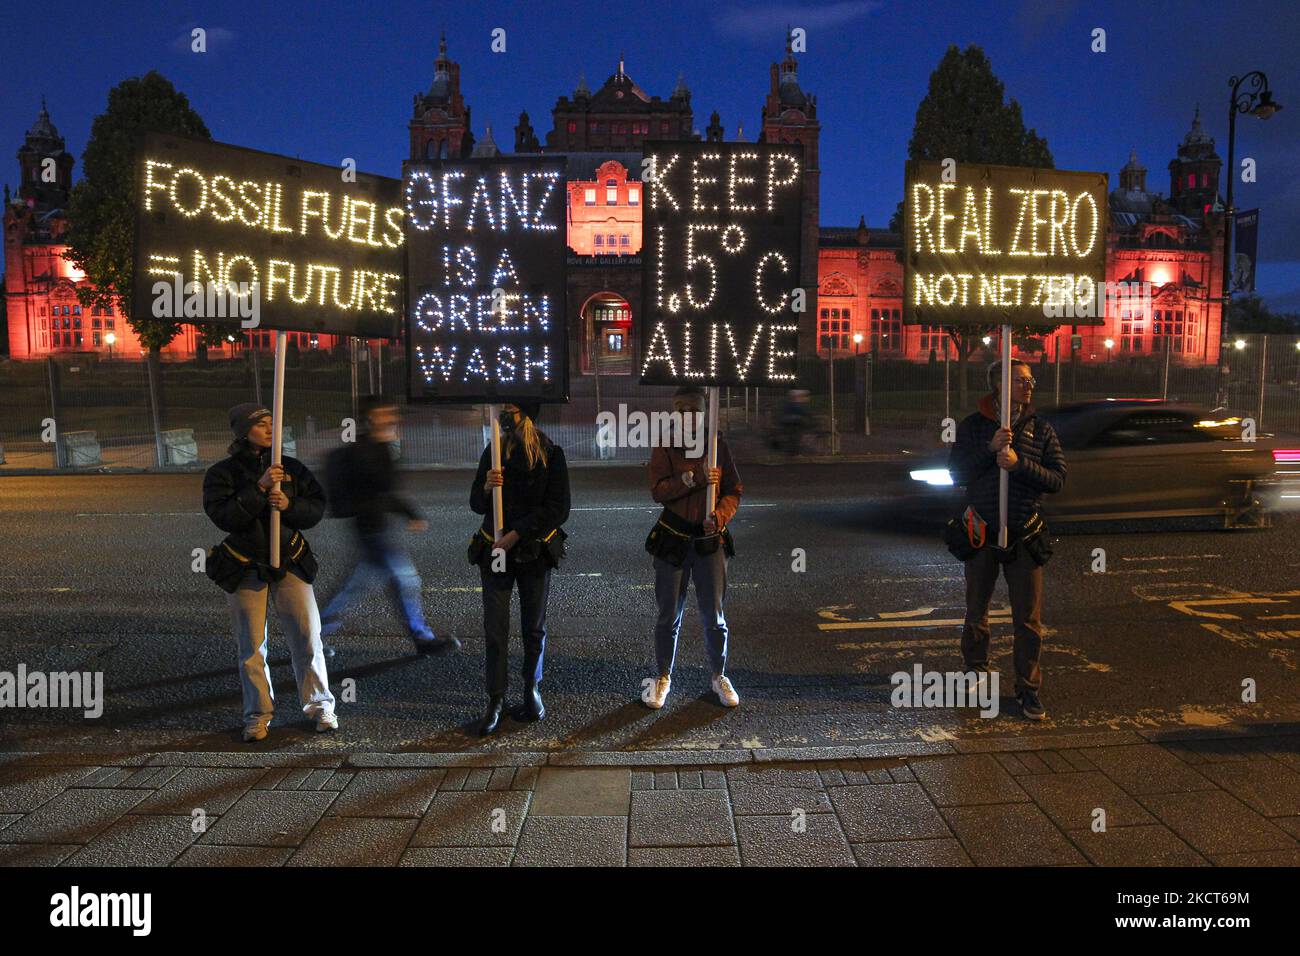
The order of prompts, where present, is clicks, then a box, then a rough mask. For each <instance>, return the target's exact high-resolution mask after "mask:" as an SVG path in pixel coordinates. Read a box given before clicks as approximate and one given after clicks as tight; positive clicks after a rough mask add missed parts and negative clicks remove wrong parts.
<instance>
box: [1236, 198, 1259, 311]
mask: <svg viewBox="0 0 1300 956" xmlns="http://www.w3.org/2000/svg"><path fill="white" fill-rule="evenodd" d="M1233 236H1234V238H1233V241H1232V285H1231V289H1232V291H1233V292H1254V291H1255V263H1256V262H1258V261H1259V260H1258V259H1256V258H1255V253H1256V251H1257V250H1258V248H1259V210H1258V209H1243V210H1242V211H1241V212H1239V213H1237V214H1236V221H1235V228H1234V232H1233Z"/></svg>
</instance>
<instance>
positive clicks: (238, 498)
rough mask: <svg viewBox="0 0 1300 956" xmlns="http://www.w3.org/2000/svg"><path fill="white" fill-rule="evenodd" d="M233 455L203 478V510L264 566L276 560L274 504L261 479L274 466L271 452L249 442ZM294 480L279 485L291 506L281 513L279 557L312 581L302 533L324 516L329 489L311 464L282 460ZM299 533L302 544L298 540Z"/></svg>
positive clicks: (234, 447)
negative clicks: (322, 484)
mask: <svg viewBox="0 0 1300 956" xmlns="http://www.w3.org/2000/svg"><path fill="white" fill-rule="evenodd" d="M231 450H232V452H233V454H232V455H231V456H230V457H229V458H225V459H223V460H221V461H219V462H217V463H216V464H215V465H213V466H212V467H211V468H209V469H208V471H207V474H205V475H204V476H203V510H204V511H205V512H206V513H207V516H208V517H209V518H211V519H212V523H213V524H215V525H216V526H217V527H218V528H220V529H221V530H222V531H225V532H226V539H225V543H226V544H228V545H229V546H230V547H231V548H233V549H234V550H236V551H238V552H239V553H240V554H242V555H244V556H246V557H248V558H250V559H252V560H253V561H255V562H256V563H257V564H259V565H266V564H268V563H269V561H270V559H271V548H270V542H271V505H270V502H269V500H268V498H267V494H266V492H264V491H263V490H262V489H261V488H259V487H258V484H257V481H258V479H259V478H261V477H262V475H263V474H265V472H266V469H267V468H269V467H270V464H271V450H270V449H269V448H267V449H262V450H261V451H259V450H258V449H256V448H254V447H252V446H251V445H249V444H248V443H247V442H246V441H241V442H236V443H235V444H234V445H232V446H231ZM282 465H283V467H284V471H285V474H286V475H288V477H289V479H290V480H289V481H285V482H282V483H281V485H280V489H281V490H282V491H283V492H284V493H285V494H286V495H287V496H288V498H289V507H288V508H286V509H285V510H284V511H282V512H280V557H281V563H282V564H283V565H285V566H292V567H295V568H296V570H297V571H298V573H299V575H300V576H301V577H302V579H303V580H304V581H306V582H307V583H308V584H310V583H311V581H312V580H313V579H314V578H315V576H316V561H315V559H314V558H313V557H312V554H311V548H310V547H308V546H307V545H306V538H304V537H303V536H302V535H300V534H298V532H301V531H305V530H306V529H308V528H312V527H315V526H316V524H318V523H319V522H320V520H321V518H322V517H323V516H324V514H325V490H324V489H323V488H321V486H320V483H319V482H318V481H317V480H316V477H315V476H314V475H313V474H312V473H311V470H310V469H308V467H307V466H306V465H304V464H303V463H302V462H300V461H299V460H298V459H296V458H289V457H288V456H284V457H283V459H282ZM295 535H297V537H298V538H299V541H300V544H301V547H300V546H299V545H298V544H294V545H293V547H290V545H291V543H292V542H293V541H294V537H295Z"/></svg>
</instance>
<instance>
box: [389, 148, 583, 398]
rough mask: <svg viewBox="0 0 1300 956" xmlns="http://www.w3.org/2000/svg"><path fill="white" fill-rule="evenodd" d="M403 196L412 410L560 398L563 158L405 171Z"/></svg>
mask: <svg viewBox="0 0 1300 956" xmlns="http://www.w3.org/2000/svg"><path fill="white" fill-rule="evenodd" d="M404 190H405V193H404V202H405V208H406V226H407V273H406V279H407V322H406V342H407V368H408V369H409V372H408V376H407V388H408V395H409V397H410V399H411V401H461V402H502V401H508V400H510V399H532V400H538V401H543V402H564V401H567V400H568V394H569V363H568V358H569V351H568V335H567V331H566V329H567V325H566V323H565V315H564V309H565V271H564V267H565V258H566V253H565V233H564V225H565V188H564V164H563V160H562V159H559V158H557V157H543V156H530V157H491V158H487V157H484V158H479V159H464V160H455V161H449V162H444V163H436V164H431V165H426V164H417V163H408V164H407V165H406V167H405V175H404Z"/></svg>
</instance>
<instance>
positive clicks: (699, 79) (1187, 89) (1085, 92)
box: [0, 0, 1300, 309]
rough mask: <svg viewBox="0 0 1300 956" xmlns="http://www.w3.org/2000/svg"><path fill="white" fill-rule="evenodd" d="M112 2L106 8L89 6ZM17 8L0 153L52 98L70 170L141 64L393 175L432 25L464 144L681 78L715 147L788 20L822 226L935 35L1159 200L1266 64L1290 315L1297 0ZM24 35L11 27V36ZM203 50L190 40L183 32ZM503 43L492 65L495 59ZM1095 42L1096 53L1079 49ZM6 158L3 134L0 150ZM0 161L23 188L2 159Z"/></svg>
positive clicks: (1055, 149)
mask: <svg viewBox="0 0 1300 956" xmlns="http://www.w3.org/2000/svg"><path fill="white" fill-rule="evenodd" d="M113 8H116V9H117V10H118V12H117V13H116V15H113V16H110V15H109V14H108V13H106V12H105V10H106V9H110V10H111V9H113ZM38 9H39V7H37V8H29V9H28V12H27V13H26V14H24V15H23V16H22V17H21V18H19V17H18V16H17V15H16V13H15V12H14V11H13V10H12V9H11V10H10V11H9V15H7V16H6V17H5V18H4V20H5V23H6V31H5V38H4V40H3V41H0V43H2V44H3V46H2V47H0V89H3V90H4V96H3V98H2V99H0V146H3V149H4V150H5V152H6V155H8V156H10V157H12V156H13V155H14V151H16V150H17V148H18V146H19V145H20V143H21V142H22V136H23V133H24V132H25V131H26V129H27V128H28V127H29V126H30V125H31V124H32V122H33V120H34V119H35V117H36V114H37V111H38V110H39V107H40V97H41V95H42V93H43V94H45V95H46V97H47V99H48V102H49V109H50V114H51V117H52V119H53V120H54V123H55V125H56V126H58V128H59V131H60V132H61V133H62V134H63V135H64V137H65V138H66V139H67V145H68V148H69V149H70V150H71V151H72V152H73V153H74V154H75V155H76V156H77V157H78V165H77V173H78V174H79V173H80V170H81V166H80V154H81V151H82V149H83V148H84V147H85V143H86V137H87V135H88V132H89V129H90V123H91V120H92V119H93V117H94V115H95V114H96V113H98V112H100V111H101V110H102V109H103V108H104V105H105V101H106V95H107V92H108V90H109V88H110V87H111V86H113V85H114V84H115V83H117V82H118V81H120V80H121V79H123V78H124V77H127V76H132V75H138V74H140V73H143V72H145V71H147V70H149V69H151V68H156V69H158V70H160V71H161V72H162V73H163V74H164V75H166V76H167V77H168V78H170V79H171V80H172V82H174V83H175V84H176V86H177V87H178V88H179V89H181V90H182V91H184V92H185V93H186V94H187V95H188V96H189V97H190V101H191V103H192V104H193V106H194V108H195V109H196V110H198V112H199V113H200V114H201V115H202V116H203V118H204V120H205V121H206V122H207V124H208V126H209V128H210V129H211V131H212V134H213V136H214V138H216V139H218V140H221V141H224V142H229V143H235V144H239V145H243V146H250V147H254V148H258V149H264V150H268V151H272V152H280V153H289V154H296V155H300V156H301V157H302V158H304V159H310V160H316V161H320V162H327V163H338V162H339V161H340V160H341V159H342V158H343V157H345V156H351V157H354V158H356V160H357V162H358V165H359V167H360V168H361V169H362V170H365V171H369V172H378V173H386V174H389V175H397V174H398V173H399V170H400V165H401V160H402V158H403V157H404V156H405V155H406V152H407V150H408V139H407V131H406V124H407V122H408V120H409V119H410V115H411V97H412V94H413V93H414V92H416V91H417V90H423V89H427V88H428V86H429V83H430V81H431V80H432V76H433V59H434V56H435V55H436V51H437V38H438V33H439V31H440V30H446V32H447V36H448V44H449V48H450V55H451V56H452V58H453V59H455V60H458V61H459V62H460V64H461V78H462V89H463V91H464V93H465V97H466V101H467V102H468V103H469V104H470V106H471V107H472V110H473V114H472V118H473V124H474V132H475V134H476V135H478V136H481V135H482V132H483V127H484V125H486V124H491V125H492V127H493V130H494V134H495V136H496V138H497V141H498V143H499V144H501V145H502V146H503V147H505V148H506V149H509V148H511V147H512V146H513V127H514V124H515V121H516V118H517V117H518V114H519V111H520V110H521V109H526V110H527V111H528V113H529V114H530V116H531V117H532V121H533V125H534V127H535V128H536V129H537V131H538V134H539V136H544V135H545V133H546V131H547V130H549V129H550V110H551V107H552V106H554V104H555V99H556V97H558V96H559V95H560V94H562V93H563V94H570V93H571V92H572V90H573V87H574V86H575V84H576V82H577V79H578V75H579V73H585V74H586V78H587V83H588V85H589V86H591V88H592V89H593V90H594V89H595V88H597V87H598V86H599V85H600V84H601V83H603V82H604V80H605V79H606V78H607V77H608V76H609V74H610V73H612V72H613V71H614V68H615V66H616V64H617V60H618V56H619V53H620V52H623V53H624V54H625V55H626V60H627V72H628V73H629V74H630V75H631V76H632V77H633V78H634V79H635V80H636V81H637V82H638V83H639V84H640V85H641V87H642V88H643V89H645V90H646V91H647V92H648V93H650V94H652V95H654V94H657V95H660V96H662V97H665V98H666V97H667V96H668V94H669V93H670V92H671V90H672V88H673V85H674V83H675V82H676V79H677V74H678V72H681V73H683V74H684V75H685V79H686V83H687V85H688V86H689V87H690V89H691V93H692V101H691V102H692V106H693V108H694V111H695V117H696V123H697V126H698V127H699V128H701V129H702V128H703V127H704V126H705V125H706V124H707V123H708V115H709V113H710V111H712V110H714V109H717V110H718V111H719V112H720V113H721V116H722V121H723V123H724V125H725V127H726V129H727V134H728V138H733V137H734V136H735V134H736V130H737V126H738V125H740V124H743V125H744V128H745V135H746V137H747V138H752V137H753V135H754V133H755V132H756V130H757V127H758V120H759V116H760V108H761V106H762V100H763V96H764V95H765V93H766V91H767V85H768V66H769V64H770V63H771V62H773V61H774V60H779V59H780V57H781V55H782V48H783V42H784V30H785V27H786V25H787V24H790V25H792V26H801V27H803V28H804V29H805V30H806V31H807V37H808V50H807V53H806V54H804V55H802V56H801V57H800V67H799V77H800V80H801V83H802V85H803V87H804V89H805V91H808V92H812V93H815V94H816V95H817V98H818V115H819V119H820V120H821V123H822V127H823V133H822V148H821V166H822V222H823V223H824V224H827V225H851V224H855V223H856V222H857V220H858V216H859V215H865V216H866V218H867V222H868V223H869V224H870V225H873V226H883V225H885V224H886V223H887V221H888V218H889V215H890V214H891V212H892V211H893V209H894V206H895V203H896V202H897V201H898V199H899V197H900V194H901V191H902V177H903V161H904V159H905V156H906V149H907V141H908V138H909V136H910V135H911V128H912V122H913V119H914V117H915V111H916V106H917V103H918V102H919V101H920V99H921V98H922V97H923V96H924V95H925V91H926V86H927V82H928V78H929V74H930V72H931V71H932V70H933V69H934V67H935V65H936V64H937V63H938V61H939V59H940V57H941V56H942V55H943V52H944V49H945V48H946V47H947V46H948V44H953V43H955V44H957V45H959V46H965V45H967V44H969V43H976V44H979V45H980V46H982V47H984V49H985V50H986V52H987V53H988V55H989V58H990V60H991V61H992V63H993V68H994V70H995V72H996V73H997V74H998V76H999V77H1000V78H1001V79H1002V80H1003V82H1004V83H1005V84H1006V87H1007V93H1008V95H1009V96H1012V97H1015V98H1016V99H1018V100H1019V101H1020V103H1021V105H1022V107H1023V110H1024V116H1025V120H1026V122H1027V123H1028V124H1029V125H1030V126H1033V127H1035V128H1036V129H1037V130H1038V132H1039V133H1040V134H1041V135H1044V136H1045V137H1046V138H1047V141H1048V144H1049V146H1050V147H1051V150H1052V153H1053V155H1054V157H1055V160H1056V165H1057V166H1058V167H1062V168H1070V169H1099V170H1105V171H1107V172H1109V173H1110V174H1111V177H1112V184H1114V181H1115V177H1116V174H1117V172H1118V170H1119V167H1120V166H1121V165H1123V163H1124V161H1125V160H1126V158H1127V156H1128V152H1129V149H1131V148H1133V149H1136V150H1137V152H1138V156H1139V158H1140V159H1141V160H1142V162H1143V163H1144V164H1145V165H1146V166H1147V167H1148V169H1149V170H1150V172H1149V173H1148V187H1149V188H1152V189H1155V190H1158V191H1160V192H1167V191H1168V188H1169V175H1168V171H1167V168H1166V167H1167V164H1168V162H1169V160H1170V159H1171V158H1172V157H1173V154H1174V149H1175V147H1176V145H1177V143H1178V142H1179V141H1180V140H1181V138H1182V136H1183V134H1184V133H1185V132H1186V131H1187V129H1188V127H1189V125H1190V123H1191V117H1192V112H1193V109H1194V108H1195V107H1196V106H1197V104H1198V103H1199V104H1200V106H1201V108H1202V117H1203V120H1204V122H1205V125H1206V127H1207V129H1208V131H1209V132H1210V134H1211V135H1213V136H1214V137H1215V139H1216V142H1217V146H1218V149H1219V153H1220V155H1221V156H1224V158H1225V159H1226V153H1227V98H1228V87H1227V79H1228V77H1229V75H1230V74H1232V73H1234V72H1245V71H1249V70H1252V69H1261V70H1264V71H1265V72H1266V73H1267V74H1268V77H1269V80H1270V83H1271V86H1272V88H1273V90H1274V93H1275V96H1276V99H1277V100H1278V101H1279V102H1281V103H1282V104H1284V106H1286V109H1284V110H1283V111H1282V112H1281V113H1279V114H1278V115H1277V116H1275V117H1274V118H1272V119H1271V120H1269V121H1268V122H1260V121H1259V120H1256V119H1254V118H1251V117H1240V118H1239V121H1238V124H1237V127H1238V128H1237V156H1238V159H1239V160H1240V158H1241V157H1242V156H1251V157H1253V158H1255V159H1256V161H1257V163H1258V170H1259V173H1258V176H1259V181H1258V182H1257V183H1255V184H1241V183H1239V184H1238V185H1237V187H1236V197H1237V205H1238V207H1239V208H1248V207H1251V206H1256V205H1257V206H1259V207H1260V208H1261V209H1262V213H1261V217H1260V258H1261V260H1262V263H1261V266H1260V268H1259V276H1258V281H1259V285H1260V288H1261V291H1263V292H1264V293H1265V294H1266V295H1268V296H1270V297H1271V298H1275V301H1277V302H1278V304H1285V305H1287V306H1289V307H1291V308H1297V309H1300V176H1297V172H1296V170H1297V168H1300V135H1298V130H1300V66H1298V65H1297V61H1298V60H1300V7H1298V6H1297V4H1296V3H1295V2H1294V0H1285V2H1272V3H1269V2H1262V0H1235V2H1233V3H1224V2H1222V0H1215V2H1202V0H1179V2H1169V3H1165V2H1147V0H1124V2H1110V0H1099V2H1065V0H1062V2H1052V0H1037V2H1035V0H1025V2H1019V0H1007V2H988V3H971V2H925V3H921V2H874V0H836V2H826V3H802V2H801V3H779V2H765V0H757V2H732V0H720V2H708V3H702V2H698V0H696V2H691V0H680V2H679V0H663V2H659V3H641V2H637V0H625V2H622V3H618V4H596V3H569V2H550V0H531V2H465V3H458V4H451V3H436V2H430V0H392V2H385V3H371V2H360V3H358V2H352V3H346V4H344V3H334V2H330V0H322V2H299V0H288V2H278V3H265V2H256V3H238V2H226V0H204V2H184V0H181V2H167V3H163V2H152V0H148V2H146V0H140V2H129V3H119V4H105V3H83V2H77V0H69V2H64V3H61V4H59V5H58V6H57V7H56V8H51V20H50V26H49V27H48V35H47V33H46V30H47V28H44V27H42V26H41V22H42V21H41V16H40V14H39V13H38V12H37V11H38ZM19 23H22V24H25V25H24V26H22V27H21V29H19V28H18V24H19ZM196 25H197V26H202V27H204V28H205V29H207V31H208V39H209V46H208V52H207V53H206V54H203V55H197V54H194V53H191V52H190V51H189V47H190V44H189V31H190V29H191V28H192V27H193V26H196ZM496 27H501V28H504V29H505V31H506V52H505V53H504V54H494V53H492V52H491V50H490V43H491V32H492V30H493V29H494V28H496ZM1097 27H1101V28H1103V29H1105V30H1106V41H1107V52H1105V53H1093V52H1091V50H1090V46H1091V38H1092V31H1093V29H1094V28H1097ZM6 143H7V144H8V145H4V144H6ZM8 162H9V163H10V165H9V166H7V167H5V166H0V181H3V182H8V183H10V184H11V186H12V185H16V183H17V179H18V174H17V163H16V161H15V160H13V159H10V160H9V161H8Z"/></svg>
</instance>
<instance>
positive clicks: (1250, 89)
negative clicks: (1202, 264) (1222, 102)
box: [1216, 70, 1282, 404]
mask: <svg viewBox="0 0 1300 956" xmlns="http://www.w3.org/2000/svg"><path fill="white" fill-rule="evenodd" d="M1228 85H1229V86H1230V87H1232V95H1231V97H1230V98H1229V100H1228V187H1227V206H1226V208H1225V209H1224V211H1223V215H1224V220H1223V284H1222V296H1223V305H1222V315H1221V316H1220V317H1219V339H1220V341H1222V340H1223V334H1224V332H1226V331H1227V327H1228V313H1229V311H1231V308H1232V241H1233V232H1234V229H1233V227H1234V225H1235V222H1234V218H1235V216H1236V207H1234V206H1233V204H1232V187H1233V184H1234V182H1235V181H1236V178H1237V170H1236V166H1235V162H1236V158H1235V155H1234V153H1235V149H1236V145H1237V114H1238V113H1249V114H1250V115H1251V116H1258V117H1259V118H1260V119H1268V118H1269V117H1270V116H1272V115H1273V114H1274V113H1276V112H1277V111H1278V110H1280V109H1281V108H1282V105H1281V104H1280V103H1275V102H1273V93H1272V91H1271V90H1270V89H1269V88H1268V77H1266V76H1265V75H1264V74H1263V73H1262V72H1260V71H1259V70H1252V71H1251V72H1249V73H1247V74H1245V75H1244V76H1234V77H1231V78H1229V80H1228ZM1242 86H1246V87H1247V88H1246V89H1245V90H1242ZM1220 351H1222V350H1220ZM1222 366H1223V363H1222V361H1220V362H1219V367H1220V370H1221V371H1220V375H1222ZM1217 397H1218V396H1216V398H1217ZM1220 404H1222V403H1220Z"/></svg>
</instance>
